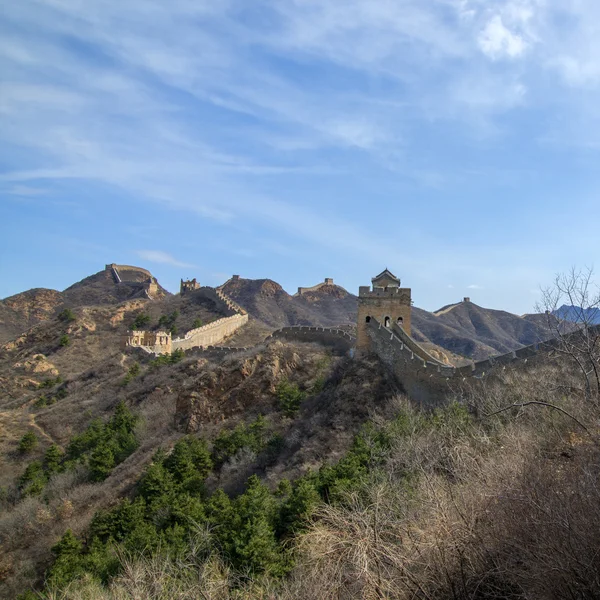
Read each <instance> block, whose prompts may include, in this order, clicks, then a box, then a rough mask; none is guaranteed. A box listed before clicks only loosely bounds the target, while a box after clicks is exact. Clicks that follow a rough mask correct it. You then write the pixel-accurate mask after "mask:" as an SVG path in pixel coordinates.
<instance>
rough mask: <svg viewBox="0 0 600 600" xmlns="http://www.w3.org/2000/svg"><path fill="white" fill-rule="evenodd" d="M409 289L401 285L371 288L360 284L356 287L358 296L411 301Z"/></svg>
mask: <svg viewBox="0 0 600 600" xmlns="http://www.w3.org/2000/svg"><path fill="white" fill-rule="evenodd" d="M410 296H411V289H410V288H401V287H388V288H382V287H376V288H374V289H372V290H371V288H370V287H369V286H368V285H361V286H360V287H359V288H358V297H359V298H393V299H397V300H400V301H404V302H408V303H410V301H411V297H410Z"/></svg>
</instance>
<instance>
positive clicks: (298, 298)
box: [0, 270, 551, 360]
mask: <svg viewBox="0 0 600 600" xmlns="http://www.w3.org/2000/svg"><path fill="white" fill-rule="evenodd" d="M138 275H139V279H140V281H141V280H142V279H144V278H145V277H147V272H145V271H141V270H140V271H139V273H138ZM128 277H129V278H130V279H131V281H130V283H129V284H127V283H121V284H118V283H116V282H115V281H114V279H113V277H112V275H111V273H110V271H108V270H104V271H100V272H98V273H96V274H94V275H92V276H90V277H87V278H85V279H84V280H82V281H80V282H78V283H76V284H74V285H72V286H70V287H69V288H67V289H66V290H64V291H63V292H57V291H55V290H46V289H34V290H29V291H28V292H24V293H22V294H17V295H15V296H12V297H10V298H6V299H5V300H2V301H0V342H6V341H8V340H11V339H14V338H15V337H17V336H18V335H19V334H21V333H22V332H24V331H26V330H27V329H28V328H30V327H32V326H33V325H35V324H37V323H40V322H42V321H44V320H47V319H50V320H51V319H53V318H55V317H56V315H57V314H58V313H59V312H60V311H61V310H63V309H64V308H65V307H72V308H76V307H86V306H88V307H89V306H110V305H113V306H116V305H118V304H119V303H122V302H126V301H131V300H135V299H140V300H142V299H143V300H144V301H145V302H146V303H145V305H144V309H143V312H144V313H147V315H148V316H149V317H150V319H149V323H148V324H147V325H144V327H149V328H157V327H158V326H159V322H160V326H161V327H166V328H168V329H173V331H174V332H176V333H177V334H178V335H179V334H182V333H184V332H185V331H187V330H189V329H192V328H193V327H194V326H197V324H198V322H201V323H203V324H205V323H207V322H209V321H210V320H213V319H214V318H218V316H220V313H219V310H218V308H217V307H215V306H214V304H212V303H211V302H210V301H209V300H207V299H206V298H203V297H202V296H201V294H195V293H193V292H192V293H189V294H186V295H184V296H180V295H171V294H169V293H168V292H167V291H166V290H164V289H163V288H161V287H160V286H159V293H158V294H156V298H155V299H154V300H153V301H149V300H148V298H147V296H146V294H145V293H144V290H143V285H142V284H141V283H140V282H138V281H136V271H135V270H132V271H129V272H128ZM223 291H224V292H225V293H226V294H227V295H228V296H230V297H231V298H232V299H233V300H235V301H236V302H237V303H238V304H239V305H241V306H242V307H243V308H244V309H246V310H247V311H248V313H249V315H250V323H249V324H248V325H247V326H246V327H244V328H242V329H241V330H240V331H239V332H237V333H236V334H235V336H234V337H233V338H232V339H231V343H232V345H236V346H252V345H255V344H257V343H259V342H261V341H262V340H263V339H264V338H265V337H266V336H267V335H268V334H269V333H270V332H271V331H273V330H275V329H278V328H280V327H286V326H290V325H317V326H323V327H331V326H344V327H353V326H354V324H355V323H356V312H357V305H358V298H357V297H356V296H354V295H353V294H351V293H349V292H348V291H346V290H345V289H344V288H342V287H340V286H337V285H322V286H320V287H319V288H318V289H317V290H314V291H307V292H305V293H304V294H302V295H300V294H296V295H294V296H292V295H290V294H288V293H287V292H286V291H285V290H284V289H283V288H282V287H281V286H280V285H279V284H278V283H276V282H275V281H272V280H270V279H236V280H233V279H231V280H229V281H228V282H227V283H226V284H225V285H224V286H223ZM140 310H142V309H140ZM161 317H163V319H162V321H161V320H160V319H161ZM167 317H172V318H167ZM412 323H413V336H414V337H415V339H416V340H417V341H419V342H421V343H425V344H430V345H432V346H430V348H433V349H435V347H436V346H438V347H440V348H442V349H444V350H446V351H447V352H449V353H451V354H453V355H458V356H463V357H468V358H471V359H475V360H479V359H484V358H488V357H489V356H493V355H496V354H501V353H504V352H509V351H511V350H515V349H517V348H520V347H522V346H526V345H528V344H532V343H534V342H537V341H540V340H543V339H547V338H548V337H551V334H550V333H549V332H548V328H547V318H546V316H545V315H535V314H531V315H524V316H522V317H520V316H517V315H513V314H510V313H507V312H505V311H499V310H492V309H487V308H483V307H481V306H478V305H476V304H474V303H472V302H466V303H465V302H461V303H458V304H453V305H449V306H446V307H443V308H442V309H440V310H438V311H436V312H434V313H430V312H427V311H424V310H422V309H419V308H413V318H412Z"/></svg>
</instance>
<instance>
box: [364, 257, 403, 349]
mask: <svg viewBox="0 0 600 600" xmlns="http://www.w3.org/2000/svg"><path fill="white" fill-rule="evenodd" d="M371 283H372V286H373V289H371V288H370V287H369V286H368V285H364V286H360V288H359V289H358V323H357V326H356V349H357V350H367V351H368V350H369V349H370V348H371V339H370V338H369V334H368V327H369V323H371V322H372V320H373V319H375V320H377V321H378V322H379V323H380V324H381V325H382V326H384V327H389V328H390V329H391V328H392V326H393V325H394V324H396V325H397V326H398V327H402V329H404V331H405V332H406V333H407V334H408V335H410V316H411V306H412V300H411V297H410V288H401V287H400V279H398V277H396V276H395V275H394V274H393V273H391V272H390V271H388V269H385V270H384V271H382V272H381V273H379V275H377V276H376V277H373V279H371Z"/></svg>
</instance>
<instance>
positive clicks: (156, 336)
mask: <svg viewBox="0 0 600 600" xmlns="http://www.w3.org/2000/svg"><path fill="white" fill-rule="evenodd" d="M128 346H132V347H137V348H144V349H146V350H147V351H148V352H152V353H154V354H171V349H172V344H171V333H170V332H168V331H139V330H134V331H128V332H127V333H126V334H125V335H124V336H123V338H122V340H121V347H122V348H123V349H125V348H127V347H128Z"/></svg>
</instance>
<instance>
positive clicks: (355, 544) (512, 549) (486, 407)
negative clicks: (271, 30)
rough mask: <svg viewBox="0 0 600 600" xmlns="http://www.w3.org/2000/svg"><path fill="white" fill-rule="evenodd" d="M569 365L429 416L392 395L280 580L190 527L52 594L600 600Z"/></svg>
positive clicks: (579, 418)
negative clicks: (394, 420) (229, 557)
mask: <svg viewBox="0 0 600 600" xmlns="http://www.w3.org/2000/svg"><path fill="white" fill-rule="evenodd" d="M569 373H570V372H569V370H568V369H567V367H565V366H564V365H563V364H560V363H559V365H558V366H557V365H556V364H551V363H547V364H544V365H538V366H537V367H536V368H534V369H530V370H529V371H528V372H527V371H505V372H503V374H502V375H501V376H499V377H497V378H495V379H490V380H489V381H488V383H487V384H486V386H485V387H479V388H470V389H463V390H461V402H462V403H461V404H454V405H451V406H450V407H449V408H447V409H446V410H444V411H438V412H437V413H435V414H433V415H429V416H427V415H424V414H423V413H422V412H420V411H418V410H416V409H414V408H413V407H412V406H411V404H410V403H409V402H408V401H406V400H405V399H403V398H397V399H396V400H395V402H394V403H393V407H388V408H389V410H392V411H393V412H395V413H396V414H397V415H401V422H402V427H401V428H400V429H398V430H397V434H396V435H395V436H394V438H393V444H392V446H391V449H390V450H389V452H388V453H387V455H386V457H385V461H384V462H383V464H381V465H380V466H378V467H376V468H374V469H372V470H371V471H370V472H369V473H368V475H367V477H366V478H365V479H364V480H362V481H361V482H360V483H359V485H357V486H355V487H353V488H352V489H351V490H349V491H348V492H347V493H346V494H345V495H343V497H341V498H339V499H338V500H337V501H335V502H330V503H325V504H321V505H320V507H319V508H318V509H317V511H316V512H315V513H314V514H313V516H312V518H311V525H310V527H309V528H308V530H307V531H305V532H304V533H302V534H300V535H298V536H296V537H295V538H294V540H293V541H292V542H290V543H292V545H293V548H294V556H295V566H294V568H293V569H292V570H291V572H290V573H289V575H288V576H287V577H285V578H284V579H268V578H264V577H263V578H261V577H254V578H253V577H250V578H248V577H245V576H243V575H240V574H239V573H235V572H234V571H232V569H231V568H230V567H228V566H227V562H226V560H225V559H223V558H222V557H220V556H219V555H215V554H214V553H208V554H207V552H206V548H207V546H206V543H205V542H203V540H206V536H210V531H196V532H195V533H194V534H193V537H192V540H193V541H192V543H190V554H189V556H188V557H187V558H186V559H179V560H177V561H176V560H173V559H170V558H169V557H168V556H158V555H156V556H154V557H153V558H151V559H148V558H140V557H132V556H121V560H122V563H123V565H124V567H123V570H122V572H121V574H120V575H119V577H117V578H115V579H114V580H113V581H112V582H111V583H110V585H109V586H108V587H106V586H102V585H100V584H98V583H97V582H92V581H80V582H77V583H75V584H73V585H72V587H70V588H69V589H67V590H63V591H62V592H60V593H58V592H56V593H51V594H49V595H48V596H47V598H48V599H50V598H51V599H52V600H58V599H61V600H70V599H75V598H88V599H89V600H100V599H102V600H104V599H106V600H108V599H112V600H117V599H119V600H120V599H125V598H127V599H133V598H147V599H152V600H159V599H161V600H162V599H166V598H198V599H205V598H211V599H212V598H215V599H216V598H219V599H227V598H229V599H231V600H234V599H238V600H239V599H242V598H243V599H250V598H264V599H265V600H266V599H272V600H300V599H304V598H314V599H315V600H336V599H337V600H342V599H343V600H349V599H357V600H358V599H361V600H362V599H364V600H367V599H369V600H370V599H383V598H385V599H389V600H391V599H394V600H408V599H421V600H442V599H444V600H446V599H453V600H483V599H498V600H499V599H515V600H516V599H531V600H533V599H535V600H554V599H556V600H559V599H564V598H573V599H576V598H577V599H579V598H582V599H594V598H598V597H600V569H599V568H598V552H599V548H600V488H599V487H598V483H597V482H598V478H599V476H600V448H599V446H598V443H597V442H598V434H599V432H600V428H599V426H600V422H599V420H598V415H597V413H596V411H595V408H594V407H593V406H590V405H589V404H587V403H586V402H585V393H582V391H581V390H579V387H578V385H577V383H578V381H577V378H576V377H571V375H570V374H569ZM531 398H539V399H542V400H543V401H544V402H546V401H547V403H548V404H552V405H553V406H556V407H558V408H561V409H562V411H558V410H555V409H553V408H548V407H547V406H543V405H541V404H539V405H528V406H524V404H525V401H526V400H527V399H531ZM542 400H540V401H542ZM510 405H516V406H514V407H513V408H511V409H510V410H503V411H502V412H498V409H499V408H502V407H507V406H510ZM467 406H468V407H469V410H468V411H467V410H465V407H467ZM384 421H385V420H384V419H383V418H382V417H377V416H375V422H376V424H377V422H379V423H380V425H381V426H382V427H383V426H384ZM578 422H581V423H582V424H585V428H586V430H587V431H586V430H583V429H582V428H581V427H580V426H579V425H578ZM36 510H37V509H34V507H33V506H32V507H30V508H29V511H30V513H31V514H33V513H35V514H37V512H36Z"/></svg>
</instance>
